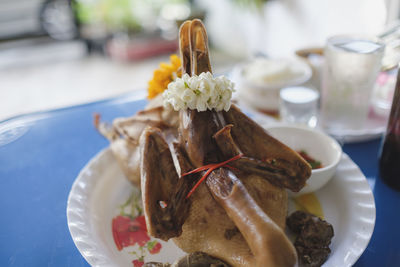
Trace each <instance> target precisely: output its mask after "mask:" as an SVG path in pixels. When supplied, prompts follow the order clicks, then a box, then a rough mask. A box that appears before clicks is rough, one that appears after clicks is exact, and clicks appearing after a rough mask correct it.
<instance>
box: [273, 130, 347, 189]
mask: <svg viewBox="0 0 400 267" xmlns="http://www.w3.org/2000/svg"><path fill="white" fill-rule="evenodd" d="M266 129H267V131H268V133H269V134H270V135H271V136H273V137H275V138H276V139H278V140H279V141H281V142H282V143H284V144H285V145H287V146H288V147H290V148H291V149H293V150H295V151H297V152H305V153H306V154H307V155H308V156H309V157H311V158H312V159H314V160H315V161H314V163H315V162H317V161H318V162H320V168H317V169H312V171H311V176H310V178H309V179H308V180H307V182H306V186H305V187H303V189H301V190H300V192H298V193H296V194H293V195H302V194H306V193H311V192H314V191H316V190H318V189H320V188H322V187H323V186H324V185H325V184H326V183H328V181H329V180H330V179H331V178H332V177H333V176H334V174H335V171H336V168H337V166H338V164H339V161H340V159H341V157H342V148H341V146H340V145H339V144H338V142H337V141H336V140H335V139H333V138H332V137H330V136H328V135H326V134H325V133H323V132H321V131H319V130H314V129H311V128H306V127H301V126H272V127H269V128H268V127H267V128H266Z"/></svg>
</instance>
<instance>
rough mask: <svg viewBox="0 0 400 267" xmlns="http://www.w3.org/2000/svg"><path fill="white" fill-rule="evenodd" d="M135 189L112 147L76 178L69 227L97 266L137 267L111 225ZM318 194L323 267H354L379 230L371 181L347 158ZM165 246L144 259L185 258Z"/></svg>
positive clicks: (95, 158) (172, 259)
mask: <svg viewBox="0 0 400 267" xmlns="http://www.w3.org/2000/svg"><path fill="white" fill-rule="evenodd" d="M134 190H137V189H135V188H134V187H133V186H132V185H131V184H130V183H129V182H128V181H127V180H126V179H125V177H124V174H123V173H122V171H121V170H120V168H119V166H118V164H117V162H116V160H115V159H114V156H113V155H112V152H111V150H110V149H105V150H103V151H101V152H100V153H98V154H97V155H96V156H95V157H94V158H93V159H92V160H91V161H90V162H89V163H88V164H87V165H86V166H85V167H84V168H83V169H82V171H81V172H80V174H79V175H78V177H77V178H76V180H75V182H74V184H73V186H72V189H71V192H70V194H69V198H68V205H67V218H68V227H69V230H70V233H71V236H72V239H73V240H74V242H75V244H76V246H77V248H78V249H79V251H80V252H81V254H82V255H83V257H84V258H85V259H86V260H87V261H88V263H89V264H91V265H92V266H130V267H132V266H133V265H132V261H133V260H134V259H136V257H135V256H134V255H132V254H130V253H129V252H132V251H135V250H137V249H138V248H137V247H130V248H125V249H124V250H122V251H118V250H117V248H116V245H115V243H114V241H113V235H112V230H111V221H112V218H113V217H114V216H116V215H118V207H119V206H120V205H121V204H122V203H124V202H125V200H126V199H127V198H128V196H129V195H130V194H131V193H132V192H133V191H134ZM136 192H137V193H138V191H136ZM316 195H317V197H318V199H319V201H320V203H321V205H322V208H323V210H324V214H325V218H326V220H327V221H328V222H330V223H331V224H332V225H333V227H334V231H335V236H334V238H333V240H332V244H331V246H330V247H331V250H332V253H331V255H330V257H329V259H328V260H327V262H326V263H325V264H324V266H351V265H352V264H354V263H355V262H356V261H357V259H358V258H359V257H360V255H361V254H362V252H363V251H364V250H365V248H366V247H367V245H368V242H369V240H370V238H371V235H372V232H373V229H374V224H375V203H374V197H373V195H372V192H371V189H370V187H369V185H368V182H367V180H366V178H365V176H364V175H363V174H362V172H361V171H360V169H359V168H358V167H357V165H356V164H355V163H354V162H353V161H352V160H351V159H350V158H349V157H348V156H347V155H343V157H342V159H341V162H340V164H339V166H338V169H337V172H336V174H335V176H334V178H333V179H332V180H331V181H330V182H329V183H328V184H327V185H326V186H325V187H324V188H322V189H321V190H319V191H317V192H316ZM161 244H162V249H161V251H160V253H159V254H156V255H151V254H148V255H147V256H146V257H145V261H165V262H170V263H172V262H173V261H174V260H175V259H177V258H179V257H180V256H182V255H184V253H183V252H182V251H181V250H180V249H179V248H177V247H176V246H175V245H174V243H173V242H172V241H170V242H161ZM136 246H137V245H136Z"/></svg>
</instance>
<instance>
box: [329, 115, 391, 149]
mask: <svg viewBox="0 0 400 267" xmlns="http://www.w3.org/2000/svg"><path fill="white" fill-rule="evenodd" d="M387 120H388V117H387V116H386V117H385V116H379V115H376V114H375V113H374V112H373V111H372V109H371V111H370V113H369V115H368V118H367V121H366V123H365V125H364V127H363V128H361V129H358V130H344V131H339V132H337V131H336V132H329V131H328V134H330V135H331V136H332V137H334V138H335V139H337V140H338V141H339V142H341V143H357V142H365V141H369V140H373V139H377V138H380V137H381V136H382V134H383V133H384V132H385V131H386V123H387Z"/></svg>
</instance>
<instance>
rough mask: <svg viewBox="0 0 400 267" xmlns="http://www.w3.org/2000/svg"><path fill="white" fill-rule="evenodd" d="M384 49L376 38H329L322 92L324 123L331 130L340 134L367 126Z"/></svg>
mask: <svg viewBox="0 0 400 267" xmlns="http://www.w3.org/2000/svg"><path fill="white" fill-rule="evenodd" d="M384 49H385V46H384V44H383V43H382V41H381V40H380V39H378V38H373V37H365V36H351V35H340V36H334V37H332V38H329V39H328V41H327V44H326V46H325V50H324V56H325V64H324V71H323V78H322V94H321V118H322V126H323V127H324V128H325V129H326V130H327V131H328V132H330V133H332V134H339V135H340V134H343V133H345V132H348V131H350V132H351V131H354V130H360V129H362V128H363V127H364V125H365V122H366V120H367V117H368V110H369V106H370V98H371V94H372V89H373V86H374V83H375V81H376V78H377V75H378V73H379V70H380V68H381V61H382V56H383V52H384Z"/></svg>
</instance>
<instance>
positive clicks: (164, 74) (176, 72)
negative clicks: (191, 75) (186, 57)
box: [148, 54, 181, 99]
mask: <svg viewBox="0 0 400 267" xmlns="http://www.w3.org/2000/svg"><path fill="white" fill-rule="evenodd" d="M169 59H170V63H166V62H162V63H160V67H159V68H158V69H156V70H155V71H154V73H153V78H152V79H151V80H150V81H149V82H148V98H149V99H151V98H154V97H156V96H157V95H158V94H160V93H162V92H164V90H165V89H167V87H168V84H169V83H170V82H172V81H173V80H175V79H176V78H177V77H180V76H181V71H180V67H181V59H180V58H179V57H178V56H177V55H175V54H174V55H171V56H170V58H169Z"/></svg>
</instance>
